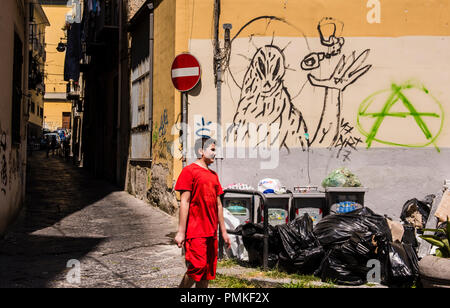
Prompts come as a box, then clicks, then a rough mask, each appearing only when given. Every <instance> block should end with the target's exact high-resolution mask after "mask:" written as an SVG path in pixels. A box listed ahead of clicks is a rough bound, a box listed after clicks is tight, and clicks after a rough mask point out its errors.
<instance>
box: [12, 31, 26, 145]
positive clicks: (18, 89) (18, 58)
mask: <svg viewBox="0 0 450 308" xmlns="http://www.w3.org/2000/svg"><path fill="white" fill-rule="evenodd" d="M22 49H23V43H22V41H21V40H20V37H19V35H18V34H17V33H16V32H14V59H13V80H12V81H13V86H12V121H11V124H12V125H11V140H12V143H13V144H18V143H20V122H21V107H22V64H23V56H22Z"/></svg>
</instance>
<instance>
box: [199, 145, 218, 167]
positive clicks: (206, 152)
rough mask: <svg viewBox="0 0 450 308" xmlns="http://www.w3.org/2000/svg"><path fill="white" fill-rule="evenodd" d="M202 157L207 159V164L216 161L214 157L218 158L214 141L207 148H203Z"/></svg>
mask: <svg viewBox="0 0 450 308" xmlns="http://www.w3.org/2000/svg"><path fill="white" fill-rule="evenodd" d="M202 157H203V159H204V160H205V162H206V164H208V165H210V164H212V163H213V162H214V159H215V158H216V145H215V144H214V143H212V144H210V145H209V146H208V147H207V148H206V149H203V150H202Z"/></svg>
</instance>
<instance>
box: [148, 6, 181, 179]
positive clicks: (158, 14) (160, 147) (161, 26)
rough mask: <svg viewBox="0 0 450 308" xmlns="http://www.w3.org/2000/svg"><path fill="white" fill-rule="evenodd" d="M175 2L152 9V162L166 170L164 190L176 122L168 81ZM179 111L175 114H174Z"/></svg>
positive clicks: (169, 79)
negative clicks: (153, 35) (172, 132)
mask: <svg viewBox="0 0 450 308" xmlns="http://www.w3.org/2000/svg"><path fill="white" fill-rule="evenodd" d="M176 2H177V1H175V0H169V1H162V2H160V3H159V4H158V5H157V6H156V7H155V10H154V16H155V20H154V34H155V38H154V67H153V70H154V74H153V76H154V80H153V136H152V156H153V157H152V159H153V163H154V164H161V165H163V166H166V167H167V168H168V169H169V172H170V173H169V175H168V177H167V185H168V187H171V186H172V181H173V174H172V171H173V164H174V158H173V156H172V153H171V147H172V145H173V140H174V136H173V135H172V134H171V129H172V127H173V125H174V122H175V121H176V119H177V109H176V108H177V107H176V106H177V103H176V101H177V100H176V98H175V96H176V93H175V90H174V87H173V85H172V81H171V78H170V67H171V65H172V61H173V59H174V57H175V41H174V39H173V38H174V37H175V13H176V10H175V9H176ZM178 112H179V111H178Z"/></svg>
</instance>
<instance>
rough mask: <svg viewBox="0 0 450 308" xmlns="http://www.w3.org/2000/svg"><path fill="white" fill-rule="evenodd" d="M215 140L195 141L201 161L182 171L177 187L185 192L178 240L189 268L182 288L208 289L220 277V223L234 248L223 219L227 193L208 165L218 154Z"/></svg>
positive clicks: (181, 285)
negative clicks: (224, 198)
mask: <svg viewBox="0 0 450 308" xmlns="http://www.w3.org/2000/svg"><path fill="white" fill-rule="evenodd" d="M215 150H216V145H215V141H214V140H213V139H211V138H201V139H198V140H197V142H196V144H195V152H196V155H197V157H198V159H197V161H195V162H194V163H192V164H190V165H189V166H186V167H184V168H183V170H182V171H181V174H180V176H179V177H178V180H177V183H176V185H175V190H177V191H179V192H180V194H181V202H180V217H179V218H180V220H179V223H178V233H177V235H176V236H175V241H176V242H177V245H178V247H180V248H181V247H183V245H184V247H185V249H186V265H187V271H186V274H185V275H184V277H183V280H182V281H181V284H180V288H190V287H192V286H193V285H194V283H195V285H196V287H197V288H207V287H208V282H209V280H213V279H215V277H216V266H217V253H218V248H217V225H218V224H219V225H220V229H221V231H222V237H223V239H224V241H225V244H226V245H227V246H228V248H229V247H230V245H231V244H230V239H229V237H228V234H227V231H226V228H225V223H224V219H223V208H222V202H221V201H220V195H221V194H223V191H222V186H221V185H220V182H219V178H218V176H217V173H215V172H214V171H212V170H211V169H209V168H208V166H209V165H210V164H212V163H213V162H214V158H215V156H216V153H215Z"/></svg>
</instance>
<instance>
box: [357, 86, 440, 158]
mask: <svg viewBox="0 0 450 308" xmlns="http://www.w3.org/2000/svg"><path fill="white" fill-rule="evenodd" d="M417 101H421V102H422V104H420V106H426V108H427V109H426V110H420V109H419V106H418V103H417ZM423 108H424V107H422V109H423ZM387 119H392V120H395V121H396V124H397V125H396V127H397V133H398V130H399V128H400V127H404V126H406V125H408V120H409V122H410V123H409V126H408V129H409V132H411V130H412V129H416V132H417V133H416V134H414V136H420V135H422V136H423V141H422V142H419V143H405V142H401V138H400V137H398V136H396V132H395V131H393V132H386V131H384V132H382V130H383V124H385V122H386V121H387ZM369 120H372V121H369ZM431 125H432V127H431ZM443 125H444V109H443V107H442V104H441V103H440V102H439V101H438V100H437V99H436V98H435V97H434V96H433V95H432V94H431V93H430V91H429V90H428V89H427V88H426V87H425V86H423V85H421V84H417V83H413V82H406V83H404V84H402V85H397V84H392V85H391V87H390V89H387V90H382V91H378V92H376V93H374V94H372V95H370V96H369V97H368V98H366V99H365V100H364V101H363V102H362V103H361V105H360V107H359V110H358V118H357V127H358V129H359V131H360V132H361V134H362V135H364V136H365V137H366V140H365V142H366V144H367V148H370V147H371V146H372V144H373V142H374V141H375V142H378V143H381V144H386V145H391V146H401V147H426V146H428V145H433V146H434V147H435V148H436V150H437V151H438V152H440V150H439V148H438V146H437V145H436V139H437V138H438V137H439V135H440V134H441V132H442V128H443ZM414 126H416V127H414ZM380 134H382V136H379V135H380Z"/></svg>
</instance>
